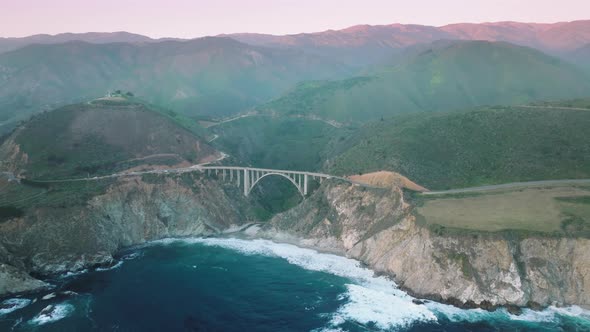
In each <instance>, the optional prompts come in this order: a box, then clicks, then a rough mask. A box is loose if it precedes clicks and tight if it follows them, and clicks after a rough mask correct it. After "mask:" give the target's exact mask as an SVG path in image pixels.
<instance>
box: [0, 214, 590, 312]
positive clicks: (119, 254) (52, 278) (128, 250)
mask: <svg viewBox="0 0 590 332" xmlns="http://www.w3.org/2000/svg"><path fill="white" fill-rule="evenodd" d="M252 228H256V229H254V233H252V231H250V232H248V230H250V229H252ZM273 233H274V234H273ZM207 238H215V239H239V240H248V241H254V240H268V241H271V242H274V243H276V244H289V245H293V246H296V247H298V248H301V249H310V250H313V251H316V252H317V253H319V254H330V255H336V256H340V257H343V258H347V259H351V260H354V261H356V262H358V263H359V264H360V266H361V267H363V268H366V269H368V270H370V271H371V272H372V273H373V274H374V276H375V277H385V278H387V279H389V280H390V281H391V282H392V283H393V284H394V285H395V287H396V288H398V289H399V290H401V291H403V292H404V293H406V294H408V295H409V296H410V297H412V298H413V302H414V303H415V304H425V303H428V302H435V303H439V304H443V305H450V306H452V307H454V308H457V309H462V310H469V309H482V310H485V311H487V312H495V311H497V310H499V309H506V311H507V312H508V313H510V314H512V315H516V316H520V315H521V314H522V313H523V312H522V311H523V310H524V309H530V310H533V311H535V312H542V311H544V310H547V309H549V308H550V307H556V308H569V307H579V308H582V309H583V310H587V311H590V306H585V305H578V304H570V305H567V306H560V305H548V306H541V305H539V304H538V303H529V304H527V305H526V306H517V305H494V304H491V303H489V302H486V301H484V302H485V303H481V304H477V303H475V302H473V301H467V302H462V301H460V300H458V299H455V298H451V299H446V300H445V299H443V298H442V297H441V295H440V294H420V293H417V292H414V291H413V290H412V289H410V288H408V287H405V286H404V285H403V283H401V282H399V281H397V280H396V279H395V276H391V275H389V274H387V273H380V272H378V271H375V270H373V269H372V268H371V266H370V265H368V264H366V263H364V262H362V261H360V260H358V259H355V258H352V257H348V256H347V255H346V252H345V251H344V250H342V249H337V248H331V249H330V248H329V247H321V246H317V245H313V244H312V243H311V242H317V241H319V240H318V239H302V238H300V237H297V236H294V235H292V234H289V233H284V232H279V231H276V230H274V229H264V227H261V223H248V224H244V225H236V226H235V227H234V228H232V227H230V228H228V229H227V230H225V231H222V232H219V233H218V234H216V235H210V236H183V237H164V238H160V239H156V240H151V241H147V242H144V243H140V244H137V245H132V246H128V247H123V248H120V249H118V250H117V251H116V252H115V253H114V254H113V255H112V256H111V259H110V260H108V263H104V264H93V265H92V266H85V267H84V268H83V269H81V270H77V271H62V272H59V273H58V272H56V273H55V274H52V275H37V277H35V279H37V280H40V281H42V282H45V283H46V284H47V285H48V287H46V288H42V289H37V290H30V291H23V292H19V293H13V294H6V295H4V296H0V302H2V301H5V300H8V299H13V298H26V297H27V296H31V295H35V294H37V296H40V295H41V293H43V292H47V291H51V292H59V291H62V290H61V289H60V288H61V287H62V286H64V285H65V284H67V282H64V283H63V284H61V285H60V284H59V283H58V282H56V281H59V280H66V279H69V278H76V277H78V276H80V275H86V274H88V273H96V272H101V269H102V271H105V270H111V269H114V268H117V267H119V266H121V265H122V264H123V263H124V262H125V261H126V260H129V259H125V257H126V256H129V255H132V254H133V253H135V252H137V251H140V250H141V249H143V248H146V247H152V246H157V245H162V244H164V242H165V241H182V240H190V239H207ZM132 259H133V258H132Z"/></svg>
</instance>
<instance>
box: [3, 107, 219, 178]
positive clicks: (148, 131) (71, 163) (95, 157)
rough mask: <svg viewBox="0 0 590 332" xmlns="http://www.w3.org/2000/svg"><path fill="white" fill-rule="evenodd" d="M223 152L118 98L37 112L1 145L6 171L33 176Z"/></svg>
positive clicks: (90, 172)
mask: <svg viewBox="0 0 590 332" xmlns="http://www.w3.org/2000/svg"><path fill="white" fill-rule="evenodd" d="M217 153H218V152H217V151H216V150H215V149H214V148H212V147H211V146H209V145H208V144H207V143H205V142H204V140H202V139H201V138H199V137H198V136H196V135H195V134H194V132H191V131H190V130H189V129H186V128H183V127H182V126H180V125H179V121H178V120H177V119H175V118H174V117H172V116H169V115H165V114H162V113H161V110H159V109H152V108H150V107H148V106H146V105H144V104H141V103H137V102H135V101H129V100H126V99H119V98H114V99H113V100H99V101H94V102H92V103H84V104H75V105H70V106H65V107H62V108H60V109H57V110H54V111H51V112H44V113H41V114H38V115H36V116H34V117H33V118H32V119H31V120H30V121H28V122H26V123H25V124H24V125H23V126H22V127H20V128H18V129H17V130H16V131H15V132H14V133H13V134H12V135H11V136H10V137H8V139H6V141H4V142H3V144H2V145H1V146H0V160H2V162H1V163H0V169H1V170H4V171H12V172H14V173H17V174H21V175H24V176H25V177H27V178H32V179H43V178H50V179H56V178H72V177H74V178H75V177H86V176H95V175H101V174H110V173H113V172H116V171H120V170H124V169H129V168H133V167H136V166H139V165H143V166H145V165H152V166H157V165H176V164H179V163H182V162H191V163H196V162H198V161H201V160H205V159H206V158H214V157H215V156H216V155H217Z"/></svg>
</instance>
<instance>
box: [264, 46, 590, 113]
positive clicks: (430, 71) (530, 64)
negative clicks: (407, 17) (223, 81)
mask: <svg viewBox="0 0 590 332" xmlns="http://www.w3.org/2000/svg"><path fill="white" fill-rule="evenodd" d="M406 56H407V58H406V59H405V60H402V61H401V63H399V64H396V65H390V66H384V67H380V68H375V69H372V70H371V72H369V73H368V74H367V75H366V76H364V77H357V78H352V79H347V80H343V81H327V82H311V83H305V84H300V85H298V86H297V87H296V88H295V89H294V90H292V91H291V92H290V93H288V94H286V95H284V96H283V97H281V98H279V99H276V100H274V101H272V102H270V103H268V104H265V105H263V106H261V107H259V109H260V110H263V111H269V112H277V113H279V114H287V115H294V114H306V115H309V114H312V115H316V116H319V117H322V118H325V119H331V120H337V121H341V122H367V121H371V120H375V119H379V118H381V117H382V116H384V117H389V116H392V115H395V114H401V113H411V112H433V111H449V110H457V109H466V108H470V107H475V106H483V105H498V104H503V105H514V104H523V103H527V102H530V101H535V100H546V99H551V100H555V99H563V98H574V97H580V96H586V95H588V94H590V76H588V75H587V74H585V73H583V72H581V71H580V70H578V69H577V68H575V67H574V66H572V65H570V64H569V63H566V62H563V61H561V60H559V59H557V58H553V57H550V56H547V55H545V54H543V53H541V52H539V51H536V50H533V49H530V48H526V47H520V46H515V45H512V44H508V43H492V42H483V41H466V42H449V41H444V42H438V43H434V44H432V45H431V46H430V47H421V48H416V52H408V54H407V55H406ZM395 62H396V63H397V62H399V60H397V59H396V60H395ZM556 82H559V84H555V83H556Z"/></svg>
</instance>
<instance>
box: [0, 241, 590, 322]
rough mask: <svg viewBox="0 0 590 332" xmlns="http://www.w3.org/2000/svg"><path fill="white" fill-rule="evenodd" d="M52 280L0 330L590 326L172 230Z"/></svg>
mask: <svg viewBox="0 0 590 332" xmlns="http://www.w3.org/2000/svg"><path fill="white" fill-rule="evenodd" d="M52 283H53V284H55V288H54V289H52V290H49V291H45V292H43V293H39V294H33V295H28V296H23V297H17V298H11V299H5V300H3V302H2V305H1V306H0V331H60V332H62V331H239V332H247V331H273V332H274V331H317V332H320V331H590V312H589V311H585V310H583V309H581V308H579V307H575V306H574V307H567V308H556V307H550V308H547V309H545V310H543V311H533V310H528V309H525V310H524V311H523V313H522V314H521V315H512V314H510V313H508V312H507V311H506V310H505V309H498V310H496V311H494V312H488V311H485V310H481V309H473V310H464V309H459V308H456V307H453V306H450V305H446V304H441V303H437V302H433V301H424V302H423V303H422V302H420V301H416V299H414V298H413V297H411V296H409V295H408V294H406V293H405V292H403V291H401V290H400V289H398V287H397V286H396V284H395V283H394V282H393V281H392V280H390V279H388V278H386V277H382V276H375V275H374V273H373V272H372V271H371V270H369V269H367V268H365V267H363V266H362V265H361V264H360V263H359V262H357V261H355V260H351V259H347V258H344V257H340V256H336V255H331V254H325V253H319V252H317V251H314V250H311V249H304V248H299V247H296V246H294V245H290V244H280V243H274V242H272V241H268V240H243V239H233V238H205V239H202V238H194V239H166V240H161V241H156V242H153V243H150V244H148V245H145V246H142V247H138V248H134V249H132V250H128V251H126V252H124V253H122V255H121V257H120V261H119V262H118V263H117V264H116V265H114V266H113V267H111V268H108V269H94V270H92V271H83V272H82V273H79V274H68V275H64V276H61V277H59V278H56V279H55V280H52Z"/></svg>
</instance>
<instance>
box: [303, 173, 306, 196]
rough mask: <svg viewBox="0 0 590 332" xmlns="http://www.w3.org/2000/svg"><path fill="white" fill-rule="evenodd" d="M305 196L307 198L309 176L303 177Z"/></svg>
mask: <svg viewBox="0 0 590 332" xmlns="http://www.w3.org/2000/svg"><path fill="white" fill-rule="evenodd" d="M303 196H307V174H305V175H304V176H303Z"/></svg>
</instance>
